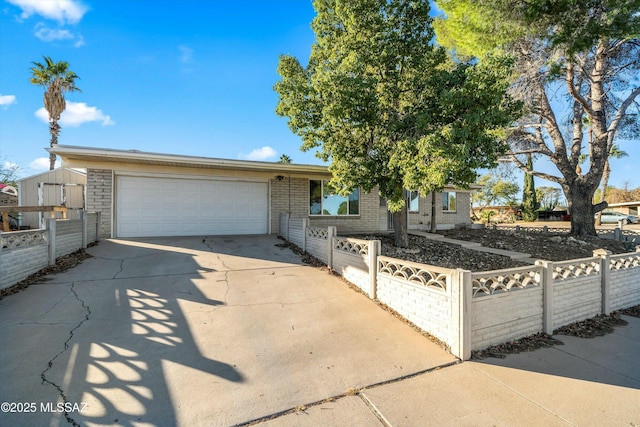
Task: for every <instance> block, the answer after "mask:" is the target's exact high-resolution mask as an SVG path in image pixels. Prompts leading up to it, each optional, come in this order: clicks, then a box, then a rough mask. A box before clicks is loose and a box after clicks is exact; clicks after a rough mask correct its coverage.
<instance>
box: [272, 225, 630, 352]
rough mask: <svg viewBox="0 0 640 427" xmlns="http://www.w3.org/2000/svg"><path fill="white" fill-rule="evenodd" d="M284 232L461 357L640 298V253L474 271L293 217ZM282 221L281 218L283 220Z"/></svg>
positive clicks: (603, 253)
mask: <svg viewBox="0 0 640 427" xmlns="http://www.w3.org/2000/svg"><path fill="white" fill-rule="evenodd" d="M287 223H288V224H287V225H288V227H287V228H282V227H281V228H280V230H281V235H282V237H284V238H287V236H289V238H288V240H289V241H291V242H292V243H294V244H296V245H297V246H299V247H301V248H302V249H303V250H305V251H307V252H309V253H310V254H312V255H314V256H315V257H317V258H319V259H321V260H322V261H323V262H326V263H327V265H328V266H329V267H330V268H331V269H332V270H333V271H335V272H336V273H338V274H340V275H342V276H343V277H344V278H345V279H346V280H348V281H349V282H351V283H353V284H354V285H355V286H357V287H358V288H359V289H361V290H362V291H363V292H364V293H365V294H367V295H368V296H369V298H371V299H374V300H377V301H379V302H381V303H383V304H385V305H387V306H388V307H390V308H392V309H393V310H395V311H396V312H398V313H399V314H400V315H402V316H403V317H404V318H406V319H407V320H409V321H410V322H412V323H413V324H415V325H416V326H418V327H419V328H421V329H422V330H424V331H426V332H428V333H430V334H431V335H433V336H434V337H436V338H438V339H439V340H441V341H443V342H444V343H446V344H447V345H448V346H449V347H450V349H451V352H452V353H453V354H454V355H456V356H458V357H460V358H461V359H463V360H467V359H469V358H470V357H471V351H472V350H481V349H484V348H486V347H488V346H491V345H495V344H500V343H504V342H508V341H511V340H514V339H518V338H522V337H525V336H528V335H532V334H535V333H539V332H545V333H548V334H552V333H553V331H554V329H557V328H559V327H562V326H565V325H568V324H570V323H573V322H576V321H580V320H584V319H588V318H591V317H594V316H596V315H598V314H609V313H610V312H611V311H614V310H619V309H622V308H627V307H632V306H634V305H638V304H640V252H636V253H626V254H620V255H611V254H609V253H608V252H607V251H604V250H598V251H595V252H594V256H593V257H590V258H584V259H576V260H569V261H562V262H551V261H543V260H540V261H537V262H536V264H535V265H532V266H526V267H518V268H511V269H504V270H495V271H485V272H471V271H467V270H462V269H447V268H442V267H436V266H431V265H426V264H419V263H414V262H410V261H405V260H401V259H396V258H391V257H386V256H381V255H380V241H377V240H361V239H352V238H346V237H340V236H337V235H336V234H337V233H336V230H335V227H325V228H320V227H309V226H308V220H307V219H306V218H288V217H287ZM281 224H282V218H281Z"/></svg>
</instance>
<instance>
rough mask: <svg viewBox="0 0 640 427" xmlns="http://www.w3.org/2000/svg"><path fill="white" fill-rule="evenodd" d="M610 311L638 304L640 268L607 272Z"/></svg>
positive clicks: (639, 299) (639, 300) (639, 301)
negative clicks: (609, 287)
mask: <svg viewBox="0 0 640 427" xmlns="http://www.w3.org/2000/svg"><path fill="white" fill-rule="evenodd" d="M609 283H610V286H611V289H610V291H609V295H610V304H611V306H610V307H611V310H620V309H623V308H628V307H633V306H635V305H638V304H640V268H639V267H635V268H627V269H621V270H611V271H609Z"/></svg>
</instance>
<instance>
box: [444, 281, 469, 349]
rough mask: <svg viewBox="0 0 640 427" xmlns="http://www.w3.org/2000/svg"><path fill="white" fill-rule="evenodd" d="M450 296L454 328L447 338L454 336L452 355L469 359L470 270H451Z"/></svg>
mask: <svg viewBox="0 0 640 427" xmlns="http://www.w3.org/2000/svg"><path fill="white" fill-rule="evenodd" d="M451 278H452V280H451V287H452V289H451V297H452V298H453V301H452V302H453V307H454V310H453V313H454V315H453V316H452V319H451V326H452V328H453V329H454V330H453V331H451V332H450V333H449V336H450V337H449V338H450V339H452V338H456V337H454V336H453V335H454V334H455V335H457V345H456V348H452V351H453V353H454V355H456V356H458V357H459V358H460V359H462V360H469V359H471V298H472V297H473V284H472V283H471V271H468V270H462V269H456V270H454V271H453V272H452V277H451Z"/></svg>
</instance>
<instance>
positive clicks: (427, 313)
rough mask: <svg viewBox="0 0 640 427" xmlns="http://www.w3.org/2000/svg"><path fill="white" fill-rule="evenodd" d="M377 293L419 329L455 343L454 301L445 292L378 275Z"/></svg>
mask: <svg viewBox="0 0 640 427" xmlns="http://www.w3.org/2000/svg"><path fill="white" fill-rule="evenodd" d="M377 296H378V300H379V301H380V302H382V303H383V304H386V305H388V306H389V307H390V308H392V309H393V310H395V311H396V312H398V313H399V314H400V315H401V316H402V317H404V318H405V319H407V320H409V321H410V322H411V323H413V324H414V325H416V326H417V327H419V328H420V329H422V330H424V331H426V332H428V333H430V334H431V335H433V336H434V337H436V338H438V339H439V340H442V341H444V342H445V343H447V344H451V343H452V340H453V337H451V336H450V335H451V334H450V332H451V322H452V319H451V317H452V306H451V305H452V300H451V297H450V296H448V295H447V294H446V293H444V292H438V291H434V290H431V289H427V288H425V287H423V286H420V285H415V284H413V283H409V282H408V281H406V280H398V279H395V278H392V277H389V276H388V275H384V274H378V276H377ZM455 339H457V337H455Z"/></svg>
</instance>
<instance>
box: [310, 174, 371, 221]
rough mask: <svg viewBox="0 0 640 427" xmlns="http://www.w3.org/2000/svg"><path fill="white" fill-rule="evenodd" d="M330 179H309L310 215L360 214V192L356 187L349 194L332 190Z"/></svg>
mask: <svg viewBox="0 0 640 427" xmlns="http://www.w3.org/2000/svg"><path fill="white" fill-rule="evenodd" d="M328 182H329V181H326V180H325V181H320V180H314V179H312V180H309V214H310V215H332V216H337V215H339V216H343V215H359V214H360V192H359V191H358V190H357V189H356V190H354V191H353V192H352V193H351V194H349V195H348V196H341V195H339V194H335V193H334V192H333V191H331V188H330V187H329V185H328Z"/></svg>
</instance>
